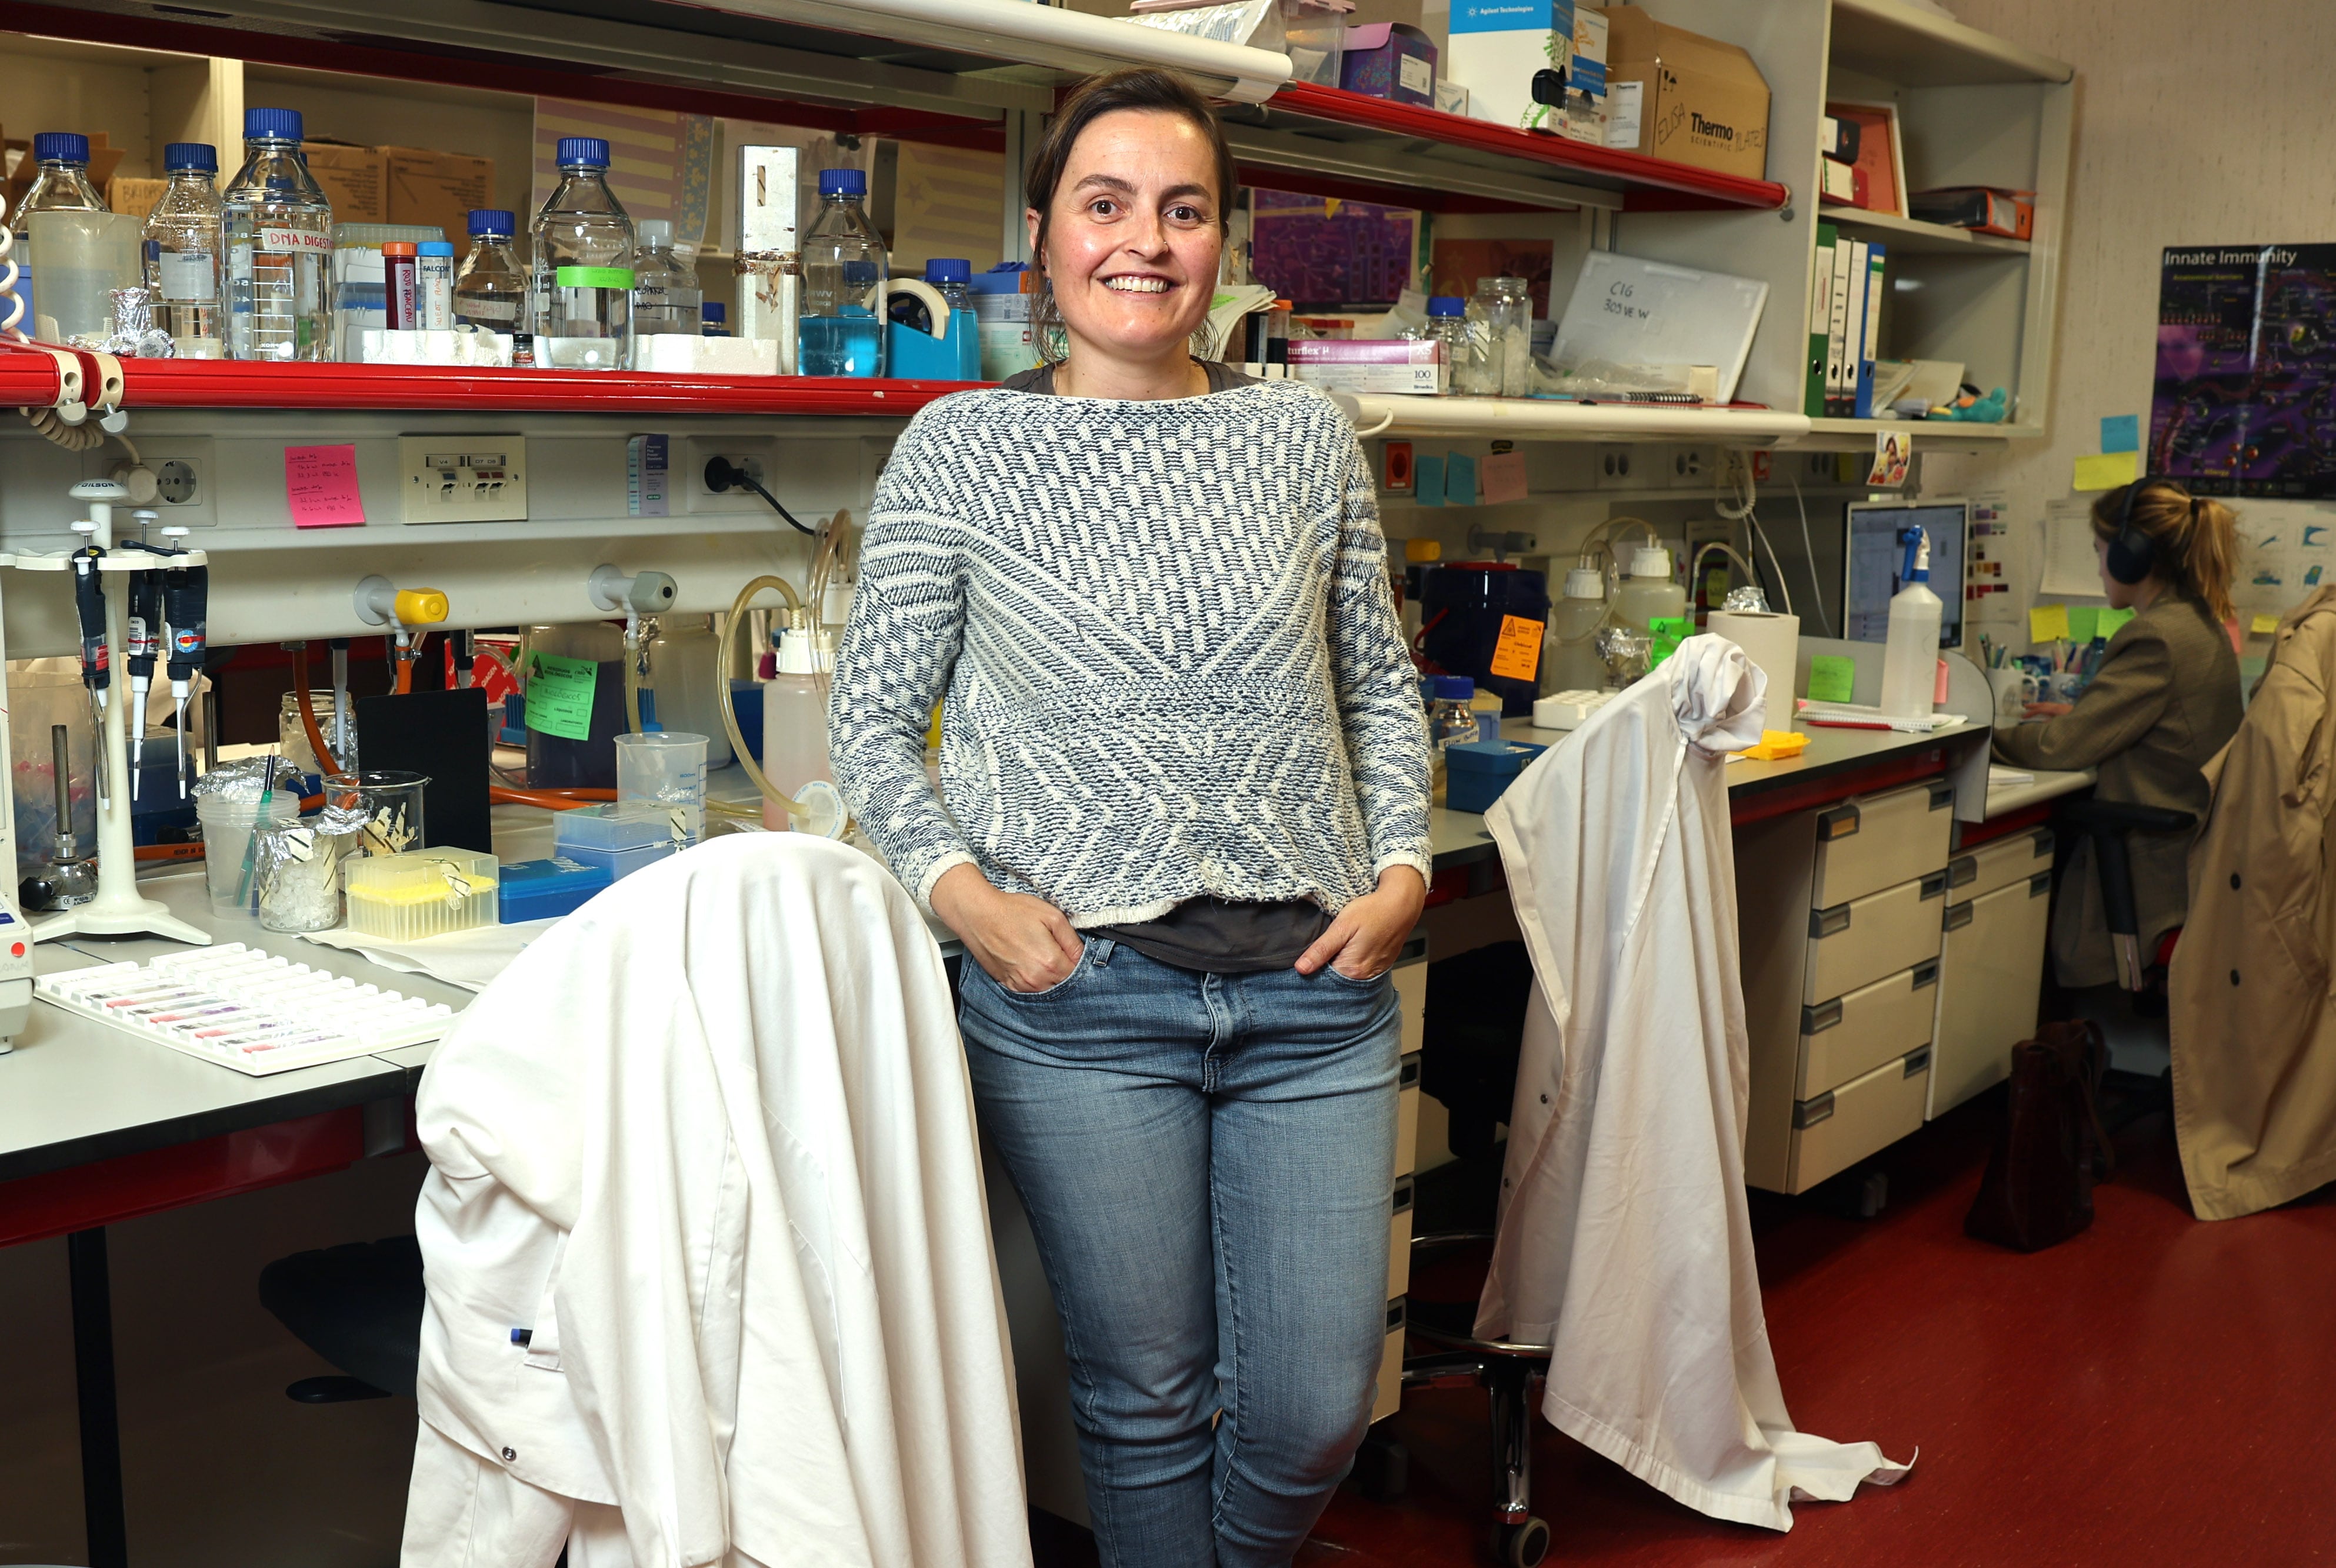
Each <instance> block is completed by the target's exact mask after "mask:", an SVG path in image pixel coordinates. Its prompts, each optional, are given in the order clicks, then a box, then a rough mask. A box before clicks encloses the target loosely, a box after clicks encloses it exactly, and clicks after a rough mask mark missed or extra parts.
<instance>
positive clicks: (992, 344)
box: [967, 272, 1038, 381]
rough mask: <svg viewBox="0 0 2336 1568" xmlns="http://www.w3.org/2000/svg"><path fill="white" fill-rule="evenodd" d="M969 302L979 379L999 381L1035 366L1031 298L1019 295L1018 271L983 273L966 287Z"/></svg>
mask: <svg viewBox="0 0 2336 1568" xmlns="http://www.w3.org/2000/svg"><path fill="white" fill-rule="evenodd" d="M967 287H968V289H969V291H970V293H969V296H968V297H970V298H971V299H972V301H973V320H974V327H975V331H976V333H977V334H978V336H979V337H980V339H981V378H982V379H983V380H984V381H1003V380H1005V379H1006V378H1007V376H1009V375H1020V374H1021V373H1022V372H1023V371H1026V370H1035V369H1036V368H1037V365H1038V340H1037V335H1036V333H1035V332H1034V331H1033V330H1032V326H1031V321H1030V304H1031V301H1032V299H1033V298H1034V297H1035V296H1032V295H1028V294H1025V293H1023V292H1021V289H1022V275H1021V274H1020V273H1018V272H984V273H980V274H978V275H977V276H976V277H974V278H972V279H971V280H970V281H969V282H968V285H967Z"/></svg>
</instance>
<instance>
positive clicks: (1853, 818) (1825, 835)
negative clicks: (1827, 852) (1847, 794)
mask: <svg viewBox="0 0 2336 1568" xmlns="http://www.w3.org/2000/svg"><path fill="white" fill-rule="evenodd" d="M1864 821H1865V814H1864V813H1863V812H1861V811H1859V810H1858V809H1857V803H1856V802H1855V801H1844V802H1842V803H1841V804H1839V805H1837V806H1835V807H1834V808H1833V809H1832V810H1831V811H1822V812H1819V813H1817V840H1818V842H1821V843H1822V842H1830V841H1832V840H1834V839H1845V838H1847V837H1848V836H1849V835H1850V834H1852V833H1855V832H1856V831H1857V830H1858V829H1859V827H1861V826H1862V825H1864Z"/></svg>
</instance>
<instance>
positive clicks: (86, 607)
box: [73, 522, 112, 807]
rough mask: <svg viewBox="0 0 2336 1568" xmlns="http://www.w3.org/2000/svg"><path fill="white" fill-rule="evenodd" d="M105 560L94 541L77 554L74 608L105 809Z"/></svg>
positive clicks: (81, 528)
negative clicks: (102, 573) (102, 570)
mask: <svg viewBox="0 0 2336 1568" xmlns="http://www.w3.org/2000/svg"><path fill="white" fill-rule="evenodd" d="M73 531H74V532H75V533H78V534H80V535H82V536H83V538H85V539H87V538H89V537H90V536H91V535H93V534H95V533H96V531H97V524H95V523H94V522H76V523H74V524H73ZM104 559H105V551H103V550H100V549H99V548H98V547H97V544H96V542H95V541H93V540H92V541H91V542H90V543H87V544H84V545H83V546H82V548H81V549H79V550H75V551H73V608H74V609H75V610H77V611H78V612H79V613H80V616H81V681H82V685H83V687H87V688H88V691H89V721H90V727H91V728H92V730H94V731H95V732H96V735H97V755H98V757H99V759H100V760H99V763H98V766H97V772H96V780H97V802H98V804H99V805H100V806H101V807H102V806H103V805H104V804H105V803H106V802H105V764H104V761H103V759H104V756H105V697H106V687H107V686H108V685H109V684H110V683H111V682H112V668H111V665H110V660H111V657H112V656H111V653H110V651H109V650H108V648H107V646H106V640H105V584H104V583H103V582H102V581H101V580H100V579H99V577H98V569H97V563H98V562H99V561H101V560H104Z"/></svg>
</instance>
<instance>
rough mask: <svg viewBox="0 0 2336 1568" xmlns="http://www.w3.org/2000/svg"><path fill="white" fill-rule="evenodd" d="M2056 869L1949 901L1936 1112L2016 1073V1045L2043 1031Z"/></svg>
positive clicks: (1934, 1081) (1934, 1079) (1935, 1061)
mask: <svg viewBox="0 0 2336 1568" xmlns="http://www.w3.org/2000/svg"><path fill="white" fill-rule="evenodd" d="M2051 892H2052V873H2051V872H2049V870H2048V871H2039V872H2035V873H2034V874H2033V875H2031V876H2030V877H2029V878H2028V880H2027V881H2019V882H2014V883H2012V884H2011V885H2010V887H2002V888H1998V889H1996V890H1995V891H1993V892H1990V893H1984V894H1981V896H1980V897H1978V898H1975V899H1968V900H1964V901H1961V902H1958V903H1952V904H1949V905H1948V906H1947V914H1946V947H1945V950H1944V951H1943V952H1942V954H1941V955H1940V968H1941V972H1942V974H1943V975H1944V976H1945V984H1944V986H1943V988H1942V996H1941V999H1940V1003H1939V1032H1938V1038H1937V1039H1936V1040H1935V1041H1934V1042H1933V1043H1934V1044H1935V1045H1936V1046H1937V1047H1938V1049H1937V1051H1936V1053H1935V1055H1934V1056H1933V1058H1932V1068H1931V1105H1930V1114H1931V1115H1933V1116H1935V1115H1940V1114H1942V1113H1943V1112H1946V1111H1951V1110H1952V1109H1954V1108H1955V1107H1956V1106H1957V1105H1961V1104H1962V1103H1963V1102H1964V1101H1965V1100H1968V1099H1970V1098H1971V1096H1973V1095H1976V1094H1978V1093H1979V1092H1980V1091H1981V1089H1984V1088H1986V1087H1988V1086H1990V1085H1991V1084H1997V1083H2000V1082H2002V1081H2003V1079H2005V1078H2007V1077H2009V1076H2010V1074H2011V1047H2014V1046H2016V1045H2018V1044H2019V1043H2020V1041H2022V1040H2024V1039H2028V1038H2029V1037H2032V1036H2033V1035H2034V1034H2035V1033H2036V1001H2037V995H2038V993H2039V991H2040V990H2041V989H2042V988H2043V984H2044V945H2045V936H2046V932H2047V930H2048V929H2049V925H2050V923H2051V922H2050V913H2051V908H2052V899H2051Z"/></svg>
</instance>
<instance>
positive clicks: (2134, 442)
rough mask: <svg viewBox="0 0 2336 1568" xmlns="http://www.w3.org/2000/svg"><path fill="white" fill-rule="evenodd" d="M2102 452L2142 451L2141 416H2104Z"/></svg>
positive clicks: (2102, 422) (2102, 423)
mask: <svg viewBox="0 0 2336 1568" xmlns="http://www.w3.org/2000/svg"><path fill="white" fill-rule="evenodd" d="M2101 450H2102V451H2103V452H2139V451H2140V450H2141V415H2139V414H2105V415H2104V416H2102V419H2101Z"/></svg>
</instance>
